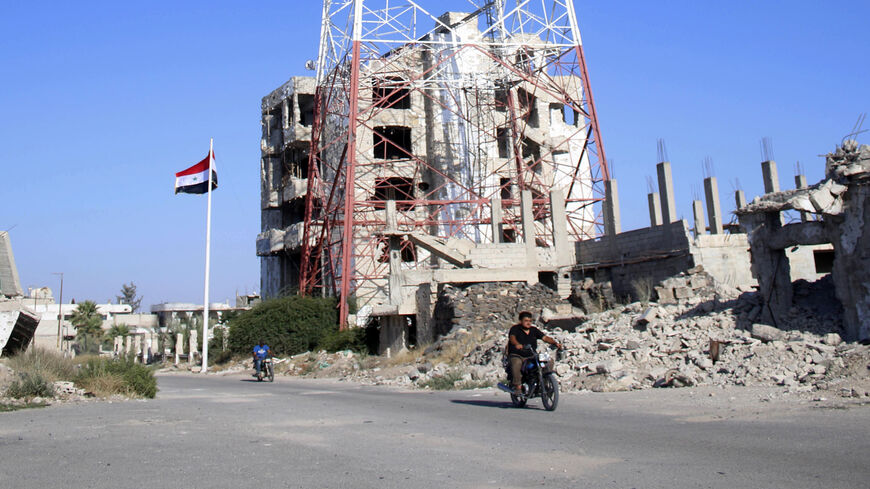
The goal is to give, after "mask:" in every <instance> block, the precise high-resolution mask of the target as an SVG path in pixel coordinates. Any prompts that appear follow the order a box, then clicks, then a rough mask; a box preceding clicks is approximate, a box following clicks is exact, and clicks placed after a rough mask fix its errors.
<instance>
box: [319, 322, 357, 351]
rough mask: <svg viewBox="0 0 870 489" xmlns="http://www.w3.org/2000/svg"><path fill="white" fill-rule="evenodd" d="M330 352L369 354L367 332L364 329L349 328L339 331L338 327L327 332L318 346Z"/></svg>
mask: <svg viewBox="0 0 870 489" xmlns="http://www.w3.org/2000/svg"><path fill="white" fill-rule="evenodd" d="M318 349H320V350H326V351H328V352H336V351H344V350H351V351H354V352H357V353H368V346H366V330H365V329H364V328H348V329H345V330H344V331H339V329H338V328H337V327H335V328H332V331H329V332H327V333H326V334H325V335H324V336H323V339H322V340H321V341H320V345H319V346H318Z"/></svg>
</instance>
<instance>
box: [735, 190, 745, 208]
mask: <svg viewBox="0 0 870 489" xmlns="http://www.w3.org/2000/svg"><path fill="white" fill-rule="evenodd" d="M734 203H735V204H736V205H737V208H738V209H740V208H741V207H746V194H745V193H743V191H742V190H738V191H736V192H734Z"/></svg>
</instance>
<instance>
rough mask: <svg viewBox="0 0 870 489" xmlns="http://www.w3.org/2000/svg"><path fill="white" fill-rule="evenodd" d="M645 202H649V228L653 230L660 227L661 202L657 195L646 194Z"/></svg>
mask: <svg viewBox="0 0 870 489" xmlns="http://www.w3.org/2000/svg"><path fill="white" fill-rule="evenodd" d="M646 200H647V202H649V226H650V227H651V228H654V227H656V226H661V225H662V200H661V198H660V197H659V194H656V193H652V194H647V196H646Z"/></svg>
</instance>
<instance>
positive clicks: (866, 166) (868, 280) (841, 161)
mask: <svg viewBox="0 0 870 489" xmlns="http://www.w3.org/2000/svg"><path fill="white" fill-rule="evenodd" d="M766 163H768V165H767V168H770V165H769V163H770V162H766ZM765 175H775V167H773V172H771V171H770V170H767V171H766V172H765ZM768 180H770V185H768ZM774 182H775V179H774V178H773V177H770V178H765V188H769V189H776V187H777V186H778V184H776V185H774ZM799 183H801V182H799ZM788 210H795V211H800V212H801V213H804V214H802V215H804V216H806V215H816V216H819V217H820V219H819V220H809V219H801V222H794V223H788V224H784V223H783V211H788ZM737 215H738V216H739V218H740V224H741V225H742V226H743V228H744V229H746V232H747V234H748V237H749V244H750V247H751V251H752V270H753V274H754V275H755V276H756V277H757V278H758V282H759V291H760V293H761V295H762V297H763V299H764V304H765V307H764V308H763V310H762V313H763V314H764V317H765V319H767V320H768V321H770V322H771V323H773V324H774V325H781V324H785V323H786V321H787V318H788V315H789V312H790V309H791V307H792V293H793V292H792V280H791V275H790V270H791V265H792V260H790V259H789V256H788V254H787V252H788V250H790V249H792V248H794V247H796V246H799V245H823V244H830V245H833V258H832V263H831V264H830V267H831V275H832V278H833V281H834V287H835V292H836V296H837V298H838V299H839V300H840V302H841V304H842V306H843V313H844V318H843V319H844V325H843V326H844V329H845V333H846V336H847V339H850V340H867V339H870V261H868V260H870V259H868V256H870V253H868V252H870V227H868V226H867V225H866V223H867V222H868V219H870V146H866V145H862V146H860V147H859V145H858V143H857V142H855V141H846V142H845V143H844V144H843V145H842V146H841V147H839V148H838V149H837V150H836V151H835V152H834V153H831V154H828V155H827V158H826V165H825V179H824V180H823V181H821V182H819V183H817V184H815V185H812V186H809V187H805V188H798V189H795V190H787V191H774V192H772V193H768V194H766V195H764V196H763V197H760V198H757V199H755V200H754V201H753V202H752V203H750V204H749V205H747V206H745V207H742V208H740V209H738V211H737ZM822 253H823V256H824V258H822V259H823V260H825V261H827V260H830V253H829V252H822ZM817 256H818V255H817Z"/></svg>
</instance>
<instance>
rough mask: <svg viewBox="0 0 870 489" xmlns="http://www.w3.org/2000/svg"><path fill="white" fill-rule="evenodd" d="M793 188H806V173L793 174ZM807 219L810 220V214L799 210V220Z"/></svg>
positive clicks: (805, 220) (804, 220)
mask: <svg viewBox="0 0 870 489" xmlns="http://www.w3.org/2000/svg"><path fill="white" fill-rule="evenodd" d="M794 188H807V177H806V175H795V176H794ZM809 220H810V214H809V213H808V212H804V211H801V222H807V221H809Z"/></svg>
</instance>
